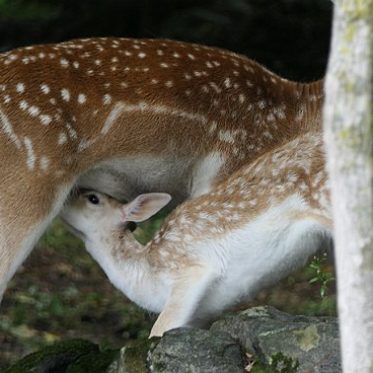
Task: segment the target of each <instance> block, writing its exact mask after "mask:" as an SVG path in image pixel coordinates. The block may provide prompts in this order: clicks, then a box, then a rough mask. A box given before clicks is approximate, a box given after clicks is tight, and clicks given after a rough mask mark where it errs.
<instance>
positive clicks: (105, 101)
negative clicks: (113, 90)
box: [102, 94, 112, 105]
mask: <svg viewBox="0 0 373 373" xmlns="http://www.w3.org/2000/svg"><path fill="white" fill-rule="evenodd" d="M111 101H112V98H111V96H110V95H109V94H105V95H104V97H103V99H102V102H103V104H104V105H110V104H111Z"/></svg>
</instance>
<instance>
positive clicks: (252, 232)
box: [196, 195, 331, 314]
mask: <svg viewBox="0 0 373 373" xmlns="http://www.w3.org/2000/svg"><path fill="white" fill-rule="evenodd" d="M307 209H308V207H307V206H306V205H305V203H304V202H303V201H302V199H301V197H300V196H297V195H294V196H291V197H289V198H287V199H286V200H285V201H283V202H281V203H278V204H276V205H272V207H271V208H269V209H267V210H266V211H265V212H263V213H262V214H261V215H259V216H257V217H256V218H253V219H252V220H251V221H250V222H248V223H246V224H245V225H243V226H242V227H241V228H239V229H236V230H234V231H231V232H229V233H227V234H226V235H224V236H222V237H220V238H218V239H208V240H204V241H203V242H201V243H200V244H199V245H197V246H198V247H196V250H197V251H198V250H199V251H200V253H201V254H203V261H204V262H205V263H208V264H209V265H210V266H213V268H214V270H215V271H216V270H217V271H218V279H217V280H216V281H215V283H214V284H213V285H212V286H211V287H210V289H209V291H208V294H207V295H206V297H204V299H203V301H202V304H201V307H200V311H197V313H198V312H200V313H202V314H203V313H207V314H213V313H216V312H219V311H221V310H223V309H224V308H227V307H229V306H231V305H233V304H235V303H238V302H240V301H244V300H250V299H253V297H254V296H255V295H256V293H257V292H258V291H259V290H261V289H262V288H264V287H266V286H269V285H271V284H273V283H275V282H277V281H279V280H280V279H281V278H283V277H285V276H286V275H288V274H289V273H291V272H292V271H294V270H296V269H297V268H300V267H301V266H303V265H304V264H305V263H306V261H307V259H308V258H309V256H310V255H312V254H313V253H315V252H316V251H317V250H318V249H320V248H321V245H322V244H323V243H328V244H329V243H330V235H331V232H329V231H328V230H327V229H326V228H325V227H324V226H322V225H321V224H320V223H318V222H317V221H315V220H312V219H311V218H310V219H306V218H304V219H302V220H295V219H294V218H293V217H292V216H294V215H293V214H292V213H293V212H305V211H306V210H307Z"/></svg>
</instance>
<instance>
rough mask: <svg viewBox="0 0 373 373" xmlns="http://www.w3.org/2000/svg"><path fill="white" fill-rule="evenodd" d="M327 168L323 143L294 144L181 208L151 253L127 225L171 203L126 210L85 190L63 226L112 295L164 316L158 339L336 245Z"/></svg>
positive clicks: (306, 139)
mask: <svg viewBox="0 0 373 373" xmlns="http://www.w3.org/2000/svg"><path fill="white" fill-rule="evenodd" d="M324 162H325V160H324V152H323V149H322V138H321V136H320V134H318V133H309V134H307V135H304V136H300V137H298V138H296V139H293V140H292V141H289V142H288V143H287V144H285V145H283V146H280V147H278V148H277V149H274V150H273V151H270V152H267V153H266V154H264V155H262V156H261V157H259V158H258V159H257V160H255V161H254V162H252V163H251V164H250V165H248V166H244V167H242V168H240V169H239V170H238V171H236V172H235V173H234V174H233V175H231V176H230V177H229V178H228V179H227V180H226V181H223V182H221V183H220V184H219V185H218V186H216V187H215V188H213V190H212V191H211V192H210V193H208V194H205V195H202V196H199V197H197V198H194V199H193V200H190V201H186V202H184V203H183V204H181V205H180V206H179V207H177V208H176V209H175V210H174V211H173V212H172V213H171V214H170V216H169V217H168V219H167V220H166V221H165V223H164V224H163V226H162V228H161V230H160V232H159V233H157V235H156V236H155V237H154V239H153V240H152V241H150V242H149V243H148V244H147V245H146V246H142V245H141V244H140V243H138V242H137V241H136V240H135V238H134V236H133V234H132V233H131V232H130V230H129V229H127V228H126V225H127V223H128V222H130V221H131V222H140V221H143V220H145V219H148V218H149V217H150V216H152V215H153V214H154V213H156V212H157V211H158V210H159V209H161V208H162V207H163V206H164V205H166V204H167V203H168V202H169V200H170V198H171V197H170V196H169V195H168V194H162V193H150V194H142V195H139V196H138V197H137V198H135V199H134V200H132V201H131V202H129V203H126V204H122V203H120V202H118V201H117V200H114V199H112V198H110V197H108V196H105V195H103V194H101V193H97V192H94V191H88V192H84V193H82V194H80V195H79V196H78V197H77V198H73V199H72V200H71V201H70V203H69V204H68V205H67V207H66V208H65V210H64V211H63V213H62V218H63V220H64V221H65V222H66V223H67V224H68V225H69V226H70V227H71V228H72V230H73V231H74V232H75V233H77V234H78V235H79V236H80V237H81V238H82V239H83V240H84V242H85V245H86V248H87V250H88V251H89V252H90V253H91V255H92V256H93V257H94V258H95V259H96V260H97V261H98V262H99V264H100V265H101V266H102V268H103V269H104V271H105V272H106V274H107V275H108V277H109V278H110V280H111V281H112V283H113V284H114V285H115V286H117V287H118V288H119V289H120V290H121V291H123V292H124V293H125V294H126V295H127V296H128V297H129V298H130V299H131V300H133V301H134V302H136V303H137V304H139V305H140V306H142V307H144V308H146V309H148V310H151V311H154V312H160V316H159V317H158V319H157V321H156V323H155V325H154V326H153V329H152V331H151V336H161V335H162V334H163V333H164V332H165V331H167V330H169V329H173V328H176V327H181V326H187V325H197V324H200V323H201V322H204V321H206V320H209V319H211V318H212V317H213V316H215V315H216V314H218V313H220V312H222V311H223V310H224V309H226V308H227V307H230V306H232V305H234V304H235V303H238V302H242V301H247V300H250V299H253V297H254V296H255V295H256V293H257V292H258V291H259V290H261V289H262V288H263V287H266V286H268V285H271V284H273V283H274V282H276V281H278V280H280V279H281V278H283V277H284V276H286V275H288V274H289V273H290V272H292V271H294V270H295V269H297V268H299V267H301V266H302V265H304V264H305V262H306V261H307V259H308V257H309V256H310V255H312V254H314V253H315V252H316V251H317V250H318V249H320V248H321V247H322V245H323V244H325V245H326V244H328V243H330V237H331V229H332V221H331V215H330V199H329V192H328V185H327V175H326V173H325V168H324V166H325V165H324Z"/></svg>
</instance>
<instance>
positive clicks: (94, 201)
mask: <svg viewBox="0 0 373 373" xmlns="http://www.w3.org/2000/svg"><path fill="white" fill-rule="evenodd" d="M87 198H88V201H89V202H91V203H92V204H94V205H98V204H99V203H100V200H99V199H98V197H97V196H96V195H95V194H88V196H87Z"/></svg>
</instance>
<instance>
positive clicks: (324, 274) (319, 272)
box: [309, 253, 335, 298]
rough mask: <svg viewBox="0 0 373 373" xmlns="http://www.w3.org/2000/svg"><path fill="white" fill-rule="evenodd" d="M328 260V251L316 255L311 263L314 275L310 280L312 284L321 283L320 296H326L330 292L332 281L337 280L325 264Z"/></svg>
mask: <svg viewBox="0 0 373 373" xmlns="http://www.w3.org/2000/svg"><path fill="white" fill-rule="evenodd" d="M326 262H327V253H324V254H322V255H318V256H314V257H313V259H312V261H311V263H310V264H309V267H310V269H311V270H312V272H313V277H312V278H311V279H310V280H309V283H310V284H319V285H320V297H321V298H324V297H325V296H326V294H327V292H328V289H329V286H330V283H331V282H333V281H335V278H334V276H333V274H332V273H330V271H327V270H326V268H325V264H326Z"/></svg>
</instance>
